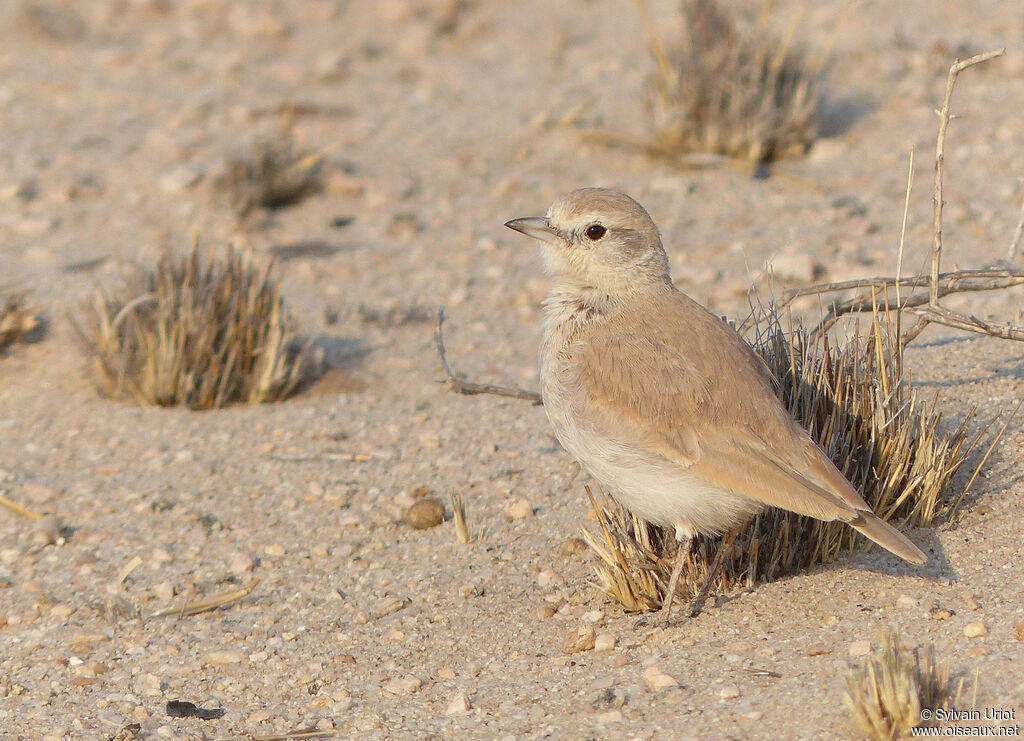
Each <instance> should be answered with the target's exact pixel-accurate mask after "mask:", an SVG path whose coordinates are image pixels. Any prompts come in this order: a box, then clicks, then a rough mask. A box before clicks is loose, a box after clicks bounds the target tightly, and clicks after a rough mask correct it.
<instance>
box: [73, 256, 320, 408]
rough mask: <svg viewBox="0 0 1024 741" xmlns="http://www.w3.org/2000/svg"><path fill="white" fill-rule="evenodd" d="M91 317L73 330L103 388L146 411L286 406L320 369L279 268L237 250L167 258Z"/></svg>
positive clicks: (100, 302)
mask: <svg viewBox="0 0 1024 741" xmlns="http://www.w3.org/2000/svg"><path fill="white" fill-rule="evenodd" d="M85 313H86V317H87V318H86V320H85V321H84V322H83V324H82V325H80V324H79V322H77V321H75V320H74V319H73V320H72V323H73V325H74V326H75V329H76V330H77V332H78V335H79V338H80V339H81V340H82V343H83V345H84V347H85V349H86V351H87V352H88V353H89V354H91V355H92V356H93V358H94V360H95V371H96V377H97V379H98V381H99V385H100V387H101V388H102V390H103V391H104V392H105V393H107V394H108V395H110V396H114V397H129V398H134V399H136V400H137V401H138V402H139V403H140V404H144V405H147V406H172V405H176V404H183V405H185V406H188V407H190V408H192V409H215V408H219V407H222V406H224V405H226V404H228V403H231V402H244V403H249V404H255V403H261V402H270V401H278V400H281V399H284V398H286V397H287V396H289V395H290V394H291V393H292V392H293V391H294V390H295V388H296V386H297V385H298V384H299V383H300V382H301V381H303V380H305V379H306V378H308V376H309V375H310V373H311V371H312V369H313V361H312V357H311V353H310V352H309V348H308V346H303V345H302V344H300V341H299V338H298V334H297V329H296V327H295V325H294V323H293V322H292V320H291V319H290V318H289V317H288V315H287V314H286V312H285V308H284V301H283V299H282V298H281V293H280V289H279V288H278V285H277V282H276V279H275V278H274V275H273V272H272V267H271V265H270V264H269V263H268V264H266V265H263V266H261V265H259V264H257V262H256V261H255V260H254V259H253V258H252V257H251V256H248V255H246V254H242V253H239V252H236V251H234V250H231V249H228V250H226V251H225V252H224V253H223V254H222V255H219V256H218V255H215V254H212V253H211V254H210V255H209V256H205V257H204V256H203V255H201V254H200V251H199V248H198V246H197V245H193V247H192V250H191V252H190V254H189V255H188V256H186V257H178V256H174V255H166V256H164V257H163V258H162V259H161V260H160V261H159V262H158V264H157V266H156V269H155V270H152V271H147V270H143V269H138V270H136V272H135V275H134V276H133V277H132V278H131V279H130V280H129V282H128V285H126V286H125V287H124V288H123V289H122V290H121V291H120V292H118V293H117V294H115V295H113V296H108V295H106V294H104V293H102V292H100V293H98V294H97V296H96V299H95V302H94V304H93V306H92V307H87V309H86V312H85Z"/></svg>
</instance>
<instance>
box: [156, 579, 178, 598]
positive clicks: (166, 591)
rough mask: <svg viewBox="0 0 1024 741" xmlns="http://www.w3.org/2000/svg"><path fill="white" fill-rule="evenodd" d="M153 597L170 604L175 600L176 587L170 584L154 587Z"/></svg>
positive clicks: (163, 583)
mask: <svg viewBox="0 0 1024 741" xmlns="http://www.w3.org/2000/svg"><path fill="white" fill-rule="evenodd" d="M153 596H154V597H156V598H157V599H158V600H160V601H161V602H170V601H171V600H172V599H174V587H173V586H172V585H171V583H170V582H166V581H164V582H160V583H159V584H157V585H155V586H154V587H153Z"/></svg>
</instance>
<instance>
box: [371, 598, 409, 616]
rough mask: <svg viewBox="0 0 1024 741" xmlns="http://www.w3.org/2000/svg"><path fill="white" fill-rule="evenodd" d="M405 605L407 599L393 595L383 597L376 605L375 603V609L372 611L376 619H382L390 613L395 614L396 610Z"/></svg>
mask: <svg viewBox="0 0 1024 741" xmlns="http://www.w3.org/2000/svg"><path fill="white" fill-rule="evenodd" d="M403 607H405V600H404V599H401V598H400V597H391V598H388V599H382V600H381V601H380V602H378V603H377V604H376V605H374V608H373V611H372V612H371V613H370V615H371V617H372V618H373V619H374V620H380V619H381V618H385V617H387V616H388V615H394V614H395V613H396V612H398V611H399V610H401V609H402V608H403Z"/></svg>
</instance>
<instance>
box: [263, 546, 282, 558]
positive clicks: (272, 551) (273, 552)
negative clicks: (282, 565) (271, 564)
mask: <svg viewBox="0 0 1024 741" xmlns="http://www.w3.org/2000/svg"><path fill="white" fill-rule="evenodd" d="M263 552H264V553H266V554H267V555H268V556H271V557H273V558H276V557H280V556H283V555H284V546H283V545H281V544H280V543H271V544H270V545H268V546H267V547H266V548H264V549H263Z"/></svg>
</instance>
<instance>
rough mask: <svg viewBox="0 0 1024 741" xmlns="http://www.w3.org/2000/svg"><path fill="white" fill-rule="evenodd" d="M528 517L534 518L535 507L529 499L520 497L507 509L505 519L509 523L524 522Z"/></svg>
mask: <svg viewBox="0 0 1024 741" xmlns="http://www.w3.org/2000/svg"><path fill="white" fill-rule="evenodd" d="M527 517H533V505H532V504H530V500H529V499H523V498H522V497H520V498H519V499H516V500H515V501H513V502H510V503H509V504H508V506H507V507H505V519H507V520H508V521H509V522H514V521H516V520H524V519H526V518H527Z"/></svg>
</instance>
